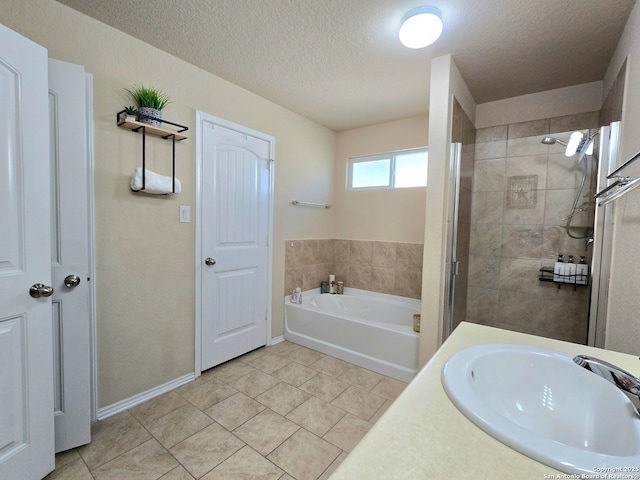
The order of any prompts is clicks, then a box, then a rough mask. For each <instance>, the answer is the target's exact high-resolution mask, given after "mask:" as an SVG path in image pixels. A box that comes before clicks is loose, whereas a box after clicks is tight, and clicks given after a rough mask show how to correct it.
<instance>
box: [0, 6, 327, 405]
mask: <svg viewBox="0 0 640 480" xmlns="http://www.w3.org/2000/svg"><path fill="white" fill-rule="evenodd" d="M0 22H2V23H3V24H4V25H6V26H8V27H9V28H11V29H13V30H16V31H18V32H19V33H21V34H22V35H24V36H26V37H28V38H30V39H31V40H33V41H35V42H37V43H39V44H41V45H43V46H44V47H46V48H47V49H48V50H49V56H50V57H51V58H56V59H60V60H65V61H68V62H72V63H76V64H80V65H84V66H85V68H86V70H87V71H88V72H90V73H92V74H93V82H94V111H95V115H94V122H95V130H94V135H95V203H96V211H95V222H96V264H97V265H96V278H95V281H96V288H97V349H98V351H97V355H98V365H97V367H98V392H99V399H98V406H99V407H104V406H108V405H111V404H113V403H115V402H117V401H120V400H122V399H126V398H128V397H130V396H132V395H135V394H138V393H140V392H143V391H146V390H148V389H150V388H153V387H156V386H158V385H161V384H163V383H166V382H169V381H171V380H173V379H175V378H177V377H180V376H182V375H185V374H187V373H189V372H193V367H194V295H195V280H194V275H195V273H194V272H195V269H194V248H195V233H194V224H193V223H189V224H181V223H179V222H178V210H179V209H178V207H179V205H190V206H191V207H192V209H193V208H194V207H195V167H194V165H195V147H196V141H195V138H194V136H193V135H194V132H195V125H194V120H195V111H196V109H198V110H202V111H204V112H207V113H209V114H212V115H216V116H219V117H222V118H224V119H226V120H230V121H232V122H236V123H240V124H242V125H245V126H247V127H250V128H252V129H255V130H259V131H262V132H264V133H267V134H270V135H273V136H274V137H275V138H276V154H275V158H276V167H275V212H274V245H275V247H274V251H273V312H272V315H273V322H272V323H273V330H272V334H273V336H277V335H281V334H282V291H283V288H284V284H283V282H284V248H283V246H284V239H285V238H296V237H299V236H304V237H305V238H326V237H327V233H329V236H330V237H333V236H334V234H333V218H332V216H333V212H332V211H316V210H313V211H308V210H302V209H296V207H293V206H292V205H291V204H290V201H291V200H292V199H293V198H296V197H300V199H301V200H308V201H318V202H331V201H332V198H331V194H332V188H333V186H332V184H333V181H334V179H333V164H334V153H335V137H336V135H335V133H334V132H332V131H330V130H328V129H326V128H324V127H322V126H319V125H318V124H316V123H314V122H311V121H309V120H307V119H305V118H303V117H301V116H299V115H296V114H294V113H292V112H290V111H288V110H286V109H284V108H282V107H280V106H278V105H275V104H273V103H271V102H269V101H267V100H265V99H263V98H260V97H258V96H256V95H254V94H252V93H249V92H248V91H246V90H243V89H241V88H239V87H237V86H235V85H233V84H230V83H229V82H226V81H224V80H222V79H220V78H218V77H215V76H214V75H211V74H209V73H206V72H204V71H202V70H201V69H199V68H196V67H194V66H193V65H190V64H188V63H186V62H183V61H181V60H178V59H177V58H175V57H173V56H171V55H169V54H167V53H164V52H162V51H160V50H158V49H156V48H153V47H151V46H149V45H147V44H145V43H143V42H140V41H138V40H136V39H134V38H132V37H130V36H128V35H125V34H123V33H121V32H119V31H117V30H115V29H113V28H111V27H108V26H106V25H104V24H102V23H99V22H97V21H94V20H92V19H90V18H88V17H86V16H84V15H81V14H80V13H78V12H76V11H74V10H72V9H70V8H68V7H65V6H63V5H61V4H59V3H56V2H54V1H52V0H25V1H21V2H0ZM133 83H143V84H152V85H156V86H159V87H161V88H163V89H164V90H165V91H166V92H167V93H169V94H170V95H171V96H172V97H173V103H172V104H171V105H169V106H168V107H167V108H166V110H165V118H167V119H170V120H173V121H175V122H177V123H181V124H186V125H188V126H190V132H189V133H190V134H191V136H190V138H189V139H188V140H186V141H184V142H180V143H179V144H178V145H177V148H176V156H177V160H176V170H177V176H178V178H180V180H181V181H182V185H183V193H181V194H179V195H175V196H172V197H168V198H166V197H149V196H144V195H139V194H138V195H136V194H133V193H131V192H130V191H129V188H128V176H129V175H130V173H131V172H132V171H133V169H134V168H135V167H137V166H139V165H140V136H139V135H134V134H132V133H131V132H128V131H125V130H122V129H120V128H118V127H116V125H115V113H116V112H118V111H119V110H121V109H122V106H123V105H125V104H127V105H128V104H129V103H130V102H129V101H128V100H127V99H126V97H125V96H124V95H123V88H124V87H129V86H131V85H132V84H133ZM148 144H149V151H148V152H147V155H148V157H149V158H153V157H154V156H156V155H157V156H158V158H162V160H159V161H158V162H153V161H151V164H150V165H149V168H151V169H157V170H159V171H161V172H162V171H163V169H165V168H167V167H168V164H169V162H170V160H167V159H170V150H167V149H168V144H165V143H164V142H162V141H157V142H152V141H151V140H149V141H148ZM168 168H170V167H168ZM164 171H166V170H164ZM169 171H170V170H169ZM303 196H304V198H303ZM192 211H193V210H192Z"/></svg>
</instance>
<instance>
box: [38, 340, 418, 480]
mask: <svg viewBox="0 0 640 480" xmlns="http://www.w3.org/2000/svg"><path fill="white" fill-rule="evenodd" d="M405 386H406V384H405V383H403V382H400V381H398V380H395V379H393V378H389V377H385V376H383V375H380V374H378V373H375V372H372V371H370V370H366V369H364V368H360V367H358V366H355V365H352V364H350V363H347V362H344V361H342V360H338V359H336V358H334V357H331V356H328V355H324V354H322V353H319V352H317V351H315V350H311V349H308V348H305V347H302V346H299V345H296V344H293V343H290V342H282V343H279V344H277V345H274V346H273V347H266V348H261V349H259V350H255V351H253V352H250V353H248V354H246V355H244V356H242V357H239V358H237V359H234V360H232V361H230V362H228V363H225V364H223V365H220V366H218V367H216V368H213V369H211V370H208V371H206V372H204V373H203V374H202V375H201V376H200V377H198V378H197V379H196V380H194V381H193V382H190V383H188V384H186V385H183V386H181V387H179V388H177V389H175V390H173V391H171V392H168V393H166V394H164V395H162V396H160V397H157V398H154V399H152V400H150V401H148V402H146V403H144V404H141V405H138V406H136V407H134V408H132V409H130V410H128V411H125V412H122V413H119V414H118V415H114V416H112V417H109V418H107V419H105V420H103V421H101V422H98V423H96V424H95V425H94V426H93V429H92V442H91V443H90V444H89V445H85V446H83V447H80V448H78V449H74V450H70V451H68V452H63V453H61V454H59V455H57V456H56V470H55V471H54V472H52V473H51V474H50V475H49V476H47V477H46V478H47V480H58V479H64V480H85V479H86V480H91V479H95V480H146V479H149V480H157V479H162V480H192V479H194V478H195V479H200V478H201V479H203V480H220V479H260V480H263V479H274V480H276V479H281V480H291V479H296V480H306V479H326V478H328V477H329V476H330V475H331V473H332V472H333V471H334V470H335V469H336V467H337V466H338V465H339V464H340V463H341V462H342V461H343V460H344V459H345V458H346V456H347V454H348V453H349V452H350V451H351V450H352V449H353V447H354V446H355V445H356V444H357V443H358V441H359V440H360V439H361V438H362V437H363V436H364V435H365V434H366V433H367V432H368V431H369V429H370V428H371V426H372V425H373V424H374V423H375V421H376V420H377V419H378V418H379V417H380V415H381V414H382V413H383V412H384V411H385V410H386V409H387V408H388V406H389V405H390V404H391V402H393V400H394V399H395V398H396V397H397V396H398V394H399V393H400V392H401V391H402V390H403V389H404V387H405Z"/></svg>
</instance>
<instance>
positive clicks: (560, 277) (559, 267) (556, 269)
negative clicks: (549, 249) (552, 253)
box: [553, 253, 564, 282]
mask: <svg viewBox="0 0 640 480" xmlns="http://www.w3.org/2000/svg"><path fill="white" fill-rule="evenodd" d="M553 281H554V282H563V281H564V260H563V255H562V254H561V253H559V254H558V260H557V261H556V263H555V265H554V266H553Z"/></svg>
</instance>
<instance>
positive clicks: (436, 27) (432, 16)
mask: <svg viewBox="0 0 640 480" xmlns="http://www.w3.org/2000/svg"><path fill="white" fill-rule="evenodd" d="M440 17H441V13H440V10H438V9H437V8H435V7H417V8H414V9H413V10H410V11H409V13H407V14H406V15H405V16H404V18H403V19H402V26H401V27H400V33H399V37H400V42H401V43H402V44H403V45H404V46H405V47H408V48H424V47H426V46H428V45H431V44H432V43H433V42H435V41H436V40H437V39H438V38H439V37H440V34H441V33H442V19H441V18H440Z"/></svg>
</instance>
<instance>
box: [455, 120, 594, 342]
mask: <svg viewBox="0 0 640 480" xmlns="http://www.w3.org/2000/svg"><path fill="white" fill-rule="evenodd" d="M587 128H598V112H592V113H589V114H581V115H572V116H567V117H557V118H551V119H545V120H538V121H532V122H524V123H517V124H511V125H502V126H497V127H489V128H483V129H478V130H477V136H476V142H477V143H476V155H475V168H474V182H473V203H472V220H471V222H472V223H471V236H470V264H469V278H468V294H467V319H468V320H469V321H473V322H475V323H481V324H485V325H491V326H495V327H499V328H506V329H510V330H515V331H520V332H525V333H532V334H536V335H542V336H546V337H551V338H557V339H561V340H567V341H572V342H580V343H584V342H585V341H586V337H587V319H588V308H589V289H588V288H585V287H578V288H577V290H574V289H573V288H572V287H568V286H562V288H558V284H554V283H545V282H540V281H539V280H538V275H539V269H540V267H541V266H553V263H554V262H555V258H556V255H557V254H558V253H563V254H564V255H565V258H566V257H567V255H573V256H574V259H575V260H576V261H577V260H578V259H579V256H580V255H584V256H587V259H590V256H591V249H590V248H589V249H587V247H586V242H585V240H574V239H571V238H570V237H569V236H568V235H567V234H566V233H565V230H564V227H563V225H564V217H566V215H567V214H568V213H569V211H570V209H571V205H572V203H573V199H574V197H575V194H576V191H577V188H578V186H579V181H580V179H581V168H582V167H581V165H579V164H577V162H576V161H575V160H574V159H570V158H566V157H565V156H564V153H563V152H564V147H562V146H560V145H551V146H547V145H543V144H542V143H541V139H542V137H543V136H546V135H549V134H554V133H557V132H569V131H572V130H578V129H587ZM590 187H591V188H593V187H592V186H591V185H589V184H587V186H586V187H585V192H584V195H585V196H584V201H587V200H588V195H589V189H590ZM581 202H582V200H581ZM592 212H593V206H592V205H591V206H590V208H589V209H588V210H587V211H586V212H582V213H580V214H579V215H578V216H576V217H575V218H576V221H575V222H574V225H578V226H585V227H586V226H588V225H591V224H592V218H593V217H592V215H593V213H592ZM580 233H582V232H580Z"/></svg>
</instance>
